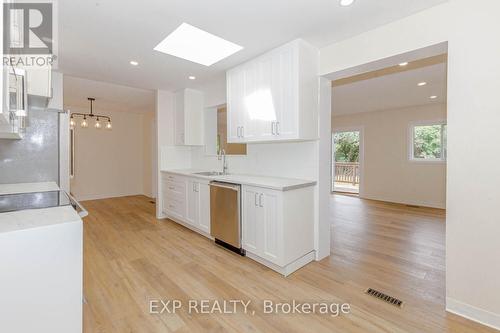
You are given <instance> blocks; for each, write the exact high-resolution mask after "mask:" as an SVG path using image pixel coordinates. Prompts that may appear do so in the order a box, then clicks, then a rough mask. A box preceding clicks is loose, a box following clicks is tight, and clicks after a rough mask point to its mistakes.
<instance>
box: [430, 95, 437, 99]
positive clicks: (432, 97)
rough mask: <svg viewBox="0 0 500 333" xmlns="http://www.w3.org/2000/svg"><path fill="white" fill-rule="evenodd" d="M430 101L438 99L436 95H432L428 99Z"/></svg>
mask: <svg viewBox="0 0 500 333" xmlns="http://www.w3.org/2000/svg"><path fill="white" fill-rule="evenodd" d="M429 98H430V99H436V98H438V97H437V96H436V95H432V96H431V97H429Z"/></svg>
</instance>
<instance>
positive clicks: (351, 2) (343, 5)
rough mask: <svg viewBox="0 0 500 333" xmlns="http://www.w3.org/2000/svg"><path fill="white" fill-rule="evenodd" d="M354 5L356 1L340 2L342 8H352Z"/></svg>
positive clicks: (343, 0)
mask: <svg viewBox="0 0 500 333" xmlns="http://www.w3.org/2000/svg"><path fill="white" fill-rule="evenodd" d="M353 3H354V0H340V5H341V6H342V7H347V6H350V5H352V4H353Z"/></svg>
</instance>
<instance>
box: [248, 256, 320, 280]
mask: <svg viewBox="0 0 500 333" xmlns="http://www.w3.org/2000/svg"><path fill="white" fill-rule="evenodd" d="M246 256H247V257H248V258H250V259H252V260H255V261H257V262H258V263H260V264H262V265H264V266H267V267H269V268H270V269H272V270H273V271H276V272H278V273H280V274H281V275H283V276H284V277H287V276H288V275H290V274H292V273H293V272H295V271H296V270H298V269H300V268H302V267H304V266H305V265H307V264H308V263H310V262H312V261H314V258H315V257H316V254H315V251H311V252H309V253H307V254H306V255H304V256H302V257H300V258H298V259H297V260H295V261H293V262H291V263H289V264H288V265H286V266H284V267H282V266H278V265H276V264H273V263H272V262H270V261H268V260H266V259H264V258H261V257H259V256H258V255H255V254H253V253H251V252H248V251H247V253H246Z"/></svg>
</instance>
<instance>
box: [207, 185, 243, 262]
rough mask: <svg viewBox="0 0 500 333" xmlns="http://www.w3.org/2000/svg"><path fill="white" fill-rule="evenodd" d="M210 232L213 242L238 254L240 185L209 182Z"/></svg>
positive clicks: (239, 249) (239, 244)
mask: <svg viewBox="0 0 500 333" xmlns="http://www.w3.org/2000/svg"><path fill="white" fill-rule="evenodd" d="M210 234H211V235H212V236H213V237H214V238H215V243H216V244H218V245H221V246H223V247H225V248H227V249H229V250H231V251H233V252H236V253H238V254H240V255H245V250H243V249H242V248H241V186H240V185H237V184H230V183H223V182H215V181H214V182H211V183H210Z"/></svg>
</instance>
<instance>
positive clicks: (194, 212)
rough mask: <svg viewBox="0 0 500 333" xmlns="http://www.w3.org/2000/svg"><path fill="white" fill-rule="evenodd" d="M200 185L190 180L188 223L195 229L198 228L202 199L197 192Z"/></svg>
mask: <svg viewBox="0 0 500 333" xmlns="http://www.w3.org/2000/svg"><path fill="white" fill-rule="evenodd" d="M198 185H199V183H197V182H196V181H194V180H193V179H188V184H187V195H186V196H187V211H186V222H187V223H188V224H190V225H192V226H194V227H198V221H199V218H198V216H199V209H200V208H199V207H200V199H199V196H198V192H197V186H198Z"/></svg>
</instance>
